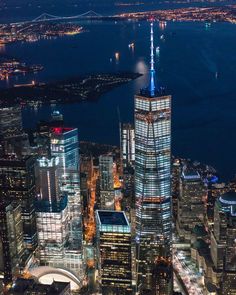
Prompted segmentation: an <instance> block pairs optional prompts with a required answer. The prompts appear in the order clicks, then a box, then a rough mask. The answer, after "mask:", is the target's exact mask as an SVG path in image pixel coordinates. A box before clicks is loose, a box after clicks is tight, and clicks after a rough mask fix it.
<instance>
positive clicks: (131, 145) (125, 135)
mask: <svg viewBox="0 0 236 295" xmlns="http://www.w3.org/2000/svg"><path fill="white" fill-rule="evenodd" d="M121 150H122V162H123V167H127V166H133V165H134V161H135V140H134V126H133V125H132V124H122V126H121Z"/></svg>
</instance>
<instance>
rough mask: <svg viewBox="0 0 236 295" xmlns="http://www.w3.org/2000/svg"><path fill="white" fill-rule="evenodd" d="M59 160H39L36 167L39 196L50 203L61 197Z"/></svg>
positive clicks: (43, 158)
mask: <svg viewBox="0 0 236 295" xmlns="http://www.w3.org/2000/svg"><path fill="white" fill-rule="evenodd" d="M58 163H59V161H58V158H54V157H52V158H50V159H47V158H45V157H42V158H39V159H38V161H37V166H36V169H35V171H36V179H37V186H36V191H37V196H38V198H39V199H41V200H48V201H49V202H50V203H52V202H54V201H57V200H58V198H59V196H60V189H59V183H58Z"/></svg>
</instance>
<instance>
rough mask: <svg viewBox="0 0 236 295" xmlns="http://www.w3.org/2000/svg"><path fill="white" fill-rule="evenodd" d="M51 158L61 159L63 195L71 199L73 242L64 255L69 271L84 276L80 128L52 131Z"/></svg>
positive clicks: (60, 184)
mask: <svg viewBox="0 0 236 295" xmlns="http://www.w3.org/2000/svg"><path fill="white" fill-rule="evenodd" d="M50 141H51V156H54V157H56V158H58V159H59V163H58V174H57V175H58V180H59V189H60V191H61V193H62V195H63V196H64V195H66V196H67V197H68V198H67V200H68V204H67V208H66V209H67V210H68V216H69V220H68V224H69V240H68V243H67V246H66V248H65V252H64V255H65V256H64V261H65V265H67V268H68V269H70V270H72V271H74V272H76V273H77V274H79V275H82V273H83V263H82V262H83V261H82V253H83V249H82V240H83V237H82V209H81V198H80V175H79V142H78V130H77V128H66V127H54V128H52V129H51V135H50Z"/></svg>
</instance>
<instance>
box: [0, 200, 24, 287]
mask: <svg viewBox="0 0 236 295" xmlns="http://www.w3.org/2000/svg"><path fill="white" fill-rule="evenodd" d="M23 252H24V241H23V226H22V219H21V206H20V204H19V202H16V201H10V200H4V199H2V198H0V271H2V272H3V275H4V279H3V281H4V284H5V285H8V284H11V283H12V280H13V277H14V276H16V275H17V274H19V272H20V266H22V263H21V256H22V254H23Z"/></svg>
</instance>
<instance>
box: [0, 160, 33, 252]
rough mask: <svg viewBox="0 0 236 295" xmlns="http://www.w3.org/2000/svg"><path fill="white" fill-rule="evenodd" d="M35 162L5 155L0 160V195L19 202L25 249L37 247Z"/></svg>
mask: <svg viewBox="0 0 236 295" xmlns="http://www.w3.org/2000/svg"><path fill="white" fill-rule="evenodd" d="M34 166H35V160H34V158H33V157H31V156H27V157H22V158H16V157H15V156H12V155H6V156H4V157H2V158H1V159H0V193H1V197H2V198H3V199H5V200H7V199H10V200H15V201H19V202H20V204H21V208H22V220H23V232H24V244H25V247H26V248H28V249H30V250H35V249H36V247H37V231H36V215H35V207H34V198H35V172H34V168H35V167H34Z"/></svg>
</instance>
